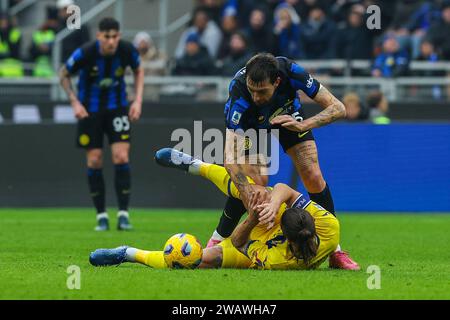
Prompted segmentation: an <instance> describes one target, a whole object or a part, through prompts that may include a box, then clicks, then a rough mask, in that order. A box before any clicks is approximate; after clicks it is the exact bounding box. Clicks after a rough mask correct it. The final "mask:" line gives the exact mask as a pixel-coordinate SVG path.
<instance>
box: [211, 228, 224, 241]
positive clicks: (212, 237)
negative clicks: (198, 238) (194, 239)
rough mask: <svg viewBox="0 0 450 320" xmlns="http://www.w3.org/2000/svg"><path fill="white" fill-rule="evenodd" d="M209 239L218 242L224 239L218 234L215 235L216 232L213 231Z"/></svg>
mask: <svg viewBox="0 0 450 320" xmlns="http://www.w3.org/2000/svg"><path fill="white" fill-rule="evenodd" d="M211 239H213V240H219V241H223V240H224V239H225V238H224V237H222V236H221V235H220V234H218V233H217V230H214V232H213V234H212V236H211Z"/></svg>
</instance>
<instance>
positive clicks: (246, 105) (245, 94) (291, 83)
mask: <svg viewBox="0 0 450 320" xmlns="http://www.w3.org/2000/svg"><path fill="white" fill-rule="evenodd" d="M276 59H277V60H278V69H279V77H280V78H281V83H280V85H279V86H278V87H277V89H276V90H275V93H274V95H273V97H272V99H271V100H270V102H269V103H266V104H265V105H264V106H257V105H256V104H254V103H253V100H252V97H251V95H250V92H249V91H248V89H247V84H246V74H245V71H246V70H245V68H243V69H241V70H240V71H239V72H238V73H237V74H236V75H235V77H234V79H233V80H232V81H231V83H230V87H229V98H228V100H227V103H226V105H225V110H224V114H225V124H226V127H227V128H228V129H242V130H248V129H271V124H270V120H271V119H273V118H274V117H276V116H278V115H282V114H294V113H295V112H297V111H299V110H300V108H301V103H300V98H299V96H298V92H297V91H298V90H302V91H303V92H305V93H306V94H307V95H308V96H309V97H310V98H314V97H315V96H316V94H317V92H318V91H319V88H320V83H319V82H318V81H317V80H316V79H314V78H313V77H312V76H311V75H310V74H309V73H308V72H306V71H305V70H304V69H303V68H302V67H301V66H299V65H298V64H296V63H295V62H294V61H291V60H289V59H287V58H285V57H277V58H276Z"/></svg>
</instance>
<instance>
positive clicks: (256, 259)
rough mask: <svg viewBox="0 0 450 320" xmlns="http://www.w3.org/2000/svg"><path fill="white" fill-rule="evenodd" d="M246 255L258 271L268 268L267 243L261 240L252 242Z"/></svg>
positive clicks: (246, 250) (246, 249)
mask: <svg viewBox="0 0 450 320" xmlns="http://www.w3.org/2000/svg"><path fill="white" fill-rule="evenodd" d="M244 253H245V255H246V256H247V257H248V258H249V259H250V260H251V261H252V263H253V265H254V266H255V267H257V268H258V269H264V268H265V267H266V262H267V257H268V254H269V249H268V247H267V246H266V244H265V243H263V242H261V241H259V240H251V241H249V242H248V244H247V246H246V248H245V251H244Z"/></svg>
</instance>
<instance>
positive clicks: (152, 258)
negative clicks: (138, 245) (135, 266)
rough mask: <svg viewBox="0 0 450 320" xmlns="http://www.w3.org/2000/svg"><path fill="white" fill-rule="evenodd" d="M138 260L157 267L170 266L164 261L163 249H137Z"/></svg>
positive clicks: (165, 267) (164, 267)
mask: <svg viewBox="0 0 450 320" xmlns="http://www.w3.org/2000/svg"><path fill="white" fill-rule="evenodd" d="M136 262H139V263H141V264H145V265H146V266H149V267H152V268H155V269H167V268H168V266H167V264H166V262H165V261H164V252H163V251H145V250H137V252H136Z"/></svg>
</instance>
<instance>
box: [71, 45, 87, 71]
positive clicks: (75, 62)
mask: <svg viewBox="0 0 450 320" xmlns="http://www.w3.org/2000/svg"><path fill="white" fill-rule="evenodd" d="M85 62H86V54H85V52H84V51H83V49H82V48H78V49H77V50H75V51H74V52H73V53H72V55H71V56H70V58H69V59H68V60H67V62H66V69H67V71H69V73H70V74H75V73H77V72H78V71H79V70H80V69H81V68H83V66H84V64H85Z"/></svg>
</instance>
